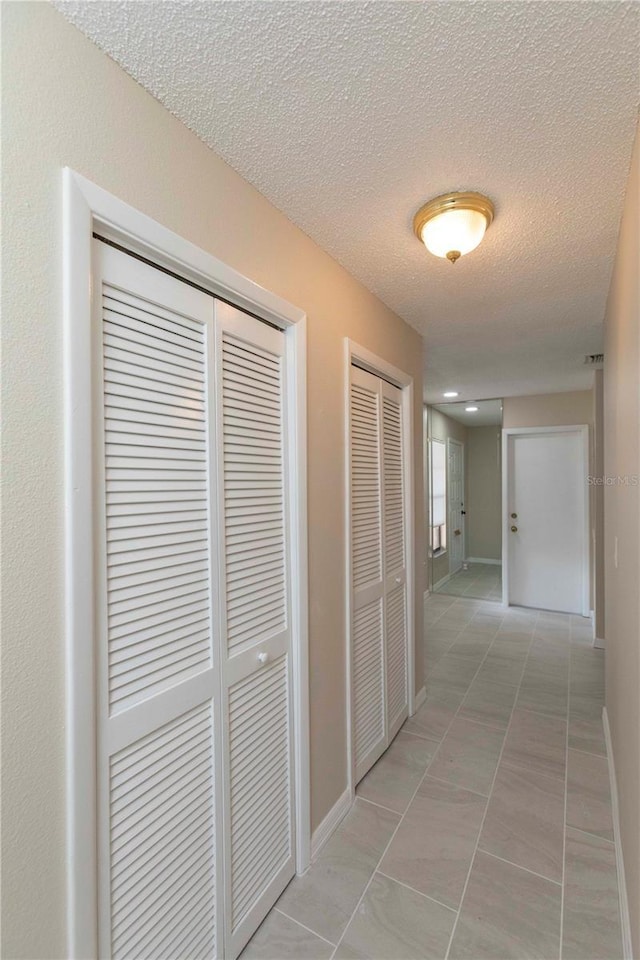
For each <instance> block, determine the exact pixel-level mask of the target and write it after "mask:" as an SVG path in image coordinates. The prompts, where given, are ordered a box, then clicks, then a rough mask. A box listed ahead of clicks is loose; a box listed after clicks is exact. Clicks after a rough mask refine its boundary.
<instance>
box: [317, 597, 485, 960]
mask: <svg viewBox="0 0 640 960" xmlns="http://www.w3.org/2000/svg"><path fill="white" fill-rule="evenodd" d="M474 617H475V613H474V614H473V617H472V618H471V620H473V618H474ZM463 629H464V627H463ZM460 632H462V631H460ZM496 633H497V630H496ZM489 649H491V648H489ZM485 656H486V654H485ZM483 661H484V657H483ZM479 669H480V667H478V670H479ZM477 673H478V671H476V673H475V674H474V676H473V679H472V680H471V683H473V680H475V678H476V676H477ZM469 686H471V684H469ZM458 709H459V708H458ZM456 717H457V711H456V713H455V714H454V715H453V717H452V718H451V720H450V722H449V724H448V726H447V729H446V730H445V732H444V735H443V737H442V741H443V740H444V738H445V737H446V735H447V734H448V732H449V729H450V728H451V724H452V723H453V722H454V720H455V719H456ZM442 741H441V743H442ZM438 749H439V747H438ZM437 753H438V750H436V751H435V753H434V755H433V757H430V758H429V762H428V763H427V766H426V768H425V771H424V773H423V775H422V777H421V778H420V780H419V781H418V784H417V786H416V788H415V790H414V791H413V793H412V795H411V797H410V799H409V802H408V803H407V806H406V807H405V810H404V813H402V814H401V815H400V819H399V820H398V822H397V824H396V826H395V829H394V830H393V833H392V834H391V836H390V837H389V840H388V842H387V844H386V846H385V848H384V850H383V851H382V854H381V855H380V858H379V859H378V861H377V863H376V865H375V867H374V868H373V870H372V872H371V876H370V877H369V880H368V881H367V884H366V886H365V888H364V890H363V891H362V894H361V895H360V898H359V899H358V902H357V903H356V905H355V907H354V909H353V911H352V913H351V916H350V917H349V920H348V921H347V923H346V925H345V928H344V930H343V931H342V935H341V936H340V938H339V940H338V943H337V944H336V947H335V950H334V951H333V953H332V955H331V960H333V957H335V953H336V950H337V949H338V947H339V946H340V944H341V943H342V941H343V940H344V936H345V934H346V932H347V930H348V929H349V926H350V925H351V921H352V920H353V918H354V917H355V915H356V913H357V912H358V909H359V907H360V904H361V903H362V901H363V900H364V898H365V896H366V895H367V890H368V889H369V887H370V886H371V884H372V882H373V878H374V877H375V875H376V873H377V872H378V867H379V866H380V864H381V863H382V861H383V860H384V857H385V854H386V853H387V850H388V849H389V847H390V846H391V844H392V843H393V840H394V838H395V836H396V834H397V832H398V830H399V829H400V826H401V825H402V822H403V821H404V818H405V816H406V815H407V811H408V810H409V807H410V806H411V804H412V803H413V801H414V800H415V798H416V796H417V793H418V790H419V789H420V787H421V786H422V784H423V783H424V781H425V779H426V777H427V775H428V772H429V767H430V766H431V764H432V763H433V761H434V759H435V757H436V755H437ZM434 779H435V778H434ZM363 799H364V798H363ZM368 802H371V801H368ZM487 802H488V801H487ZM390 812H395V811H390ZM396 816H397V812H396ZM385 876H386V874H385ZM389 879H391V880H393V877H390V878H389ZM410 889H413V888H410ZM419 892H420V891H419V890H417V891H416V893H419ZM429 899H432V898H429ZM436 902H438V901H436ZM454 928H455V923H454Z"/></svg>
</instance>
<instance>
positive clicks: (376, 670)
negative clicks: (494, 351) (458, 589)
mask: <svg viewBox="0 0 640 960" xmlns="http://www.w3.org/2000/svg"><path fill="white" fill-rule="evenodd" d="M350 397H351V402H350V411H351V413H350V416H351V431H350V432H351V556H352V600H351V610H352V623H351V646H352V704H353V711H352V712H353V728H354V729H353V740H354V753H355V779H356V783H357V782H358V781H359V780H361V779H362V777H363V776H364V775H365V773H366V772H367V771H368V770H369V769H370V767H371V766H372V765H373V764H374V763H375V761H376V760H377V759H378V757H379V756H380V755H381V753H383V751H384V750H385V749H386V747H387V746H388V745H389V743H390V740H391V738H392V737H394V736H395V734H396V733H397V731H398V730H399V728H400V726H401V725H402V723H403V722H404V720H405V718H406V716H407V706H408V684H407V672H408V656H407V649H408V635H407V574H406V543H405V519H406V502H405V483H404V470H405V466H404V456H403V444H404V430H403V428H404V424H403V407H402V391H401V390H399V389H398V388H397V387H394V386H393V385H392V384H390V383H388V382H387V381H385V380H382V379H381V378H379V377H376V376H374V375H373V374H371V373H368V372H366V371H365V370H362V369H360V368H359V367H356V366H352V367H351V395H350Z"/></svg>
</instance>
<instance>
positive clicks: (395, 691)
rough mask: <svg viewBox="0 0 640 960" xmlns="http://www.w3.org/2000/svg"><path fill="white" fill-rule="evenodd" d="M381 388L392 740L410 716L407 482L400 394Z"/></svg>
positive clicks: (384, 384) (383, 385) (388, 694)
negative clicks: (408, 680) (406, 557)
mask: <svg viewBox="0 0 640 960" xmlns="http://www.w3.org/2000/svg"><path fill="white" fill-rule="evenodd" d="M381 390H382V485H383V505H384V509H383V513H384V577H385V650H386V705H387V735H388V739H389V740H391V739H393V737H395V735H396V733H397V732H398V730H399V729H400V727H401V726H402V724H403V723H404V721H405V719H406V718H407V714H408V697H407V693H408V691H407V570H406V560H405V487H404V479H405V478H404V456H403V422H402V391H401V390H399V389H398V388H397V387H394V386H393V385H392V384H390V383H387V382H386V380H382V381H381Z"/></svg>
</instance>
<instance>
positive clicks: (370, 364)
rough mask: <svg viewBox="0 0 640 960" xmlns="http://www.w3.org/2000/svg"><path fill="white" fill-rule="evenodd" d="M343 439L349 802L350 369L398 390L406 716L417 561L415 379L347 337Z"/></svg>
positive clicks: (411, 702) (411, 696)
mask: <svg viewBox="0 0 640 960" xmlns="http://www.w3.org/2000/svg"><path fill="white" fill-rule="evenodd" d="M344 345H345V350H344V387H343V389H344V423H345V428H344V436H345V457H344V459H345V527H344V529H345V611H346V619H345V631H346V641H347V642H346V677H347V687H346V700H347V716H346V720H347V754H348V777H349V782H348V785H347V786H348V790H349V795H350V798H351V801H353V799H354V797H355V789H356V784H355V773H356V771H355V759H356V758H355V750H354V735H355V731H354V728H353V714H352V711H353V684H352V680H353V678H352V673H353V671H352V669H351V642H352V636H351V613H352V611H351V569H352V556H351V533H350V531H351V416H350V396H351V394H350V387H351V366H352V364H354V365H355V366H357V367H362V369H363V370H367V371H368V372H369V373H373V374H374V375H375V376H377V377H382V379H383V380H388V381H389V383H392V384H393V385H394V386H396V387H398V388H399V389H400V390H402V422H403V437H402V439H403V445H404V449H405V451H406V459H405V471H404V496H405V504H406V511H405V530H404V536H405V541H404V542H405V552H406V556H405V563H406V566H405V569H406V578H407V581H406V583H407V639H408V649H407V687H408V690H407V699H408V709H409V716H411V715H412V714H413V713H415V710H416V706H415V698H416V694H415V689H414V687H415V649H416V644H415V590H416V583H415V579H416V578H415V557H414V552H415V548H414V537H415V534H414V527H415V517H416V508H415V503H414V497H413V488H414V482H413V466H414V464H413V460H414V440H413V377H411V376H410V375H409V374H408V373H405V372H404V370H400V369H398V367H394V366H393V365H392V364H391V363H388V362H387V361H386V360H383V359H382V357H378V356H376V354H374V353H372V352H371V350H367V348H366V347H362V346H360V344H358V343H355V341H353V340H350V339H349V338H348V337H345V341H344Z"/></svg>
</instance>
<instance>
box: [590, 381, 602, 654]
mask: <svg viewBox="0 0 640 960" xmlns="http://www.w3.org/2000/svg"><path fill="white" fill-rule="evenodd" d="M592 472H593V476H594V477H602V476H604V377H603V371H602V370H596V372H595V378H594V384H593V471H592ZM592 516H593V528H594V529H593V568H592V569H593V577H594V585H593V586H594V597H593V599H594V603H593V616H594V624H595V635H596V638H597V640H598V646H602V641H603V640H604V485H599V484H596V485H595V486H594V488H593V490H592Z"/></svg>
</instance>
